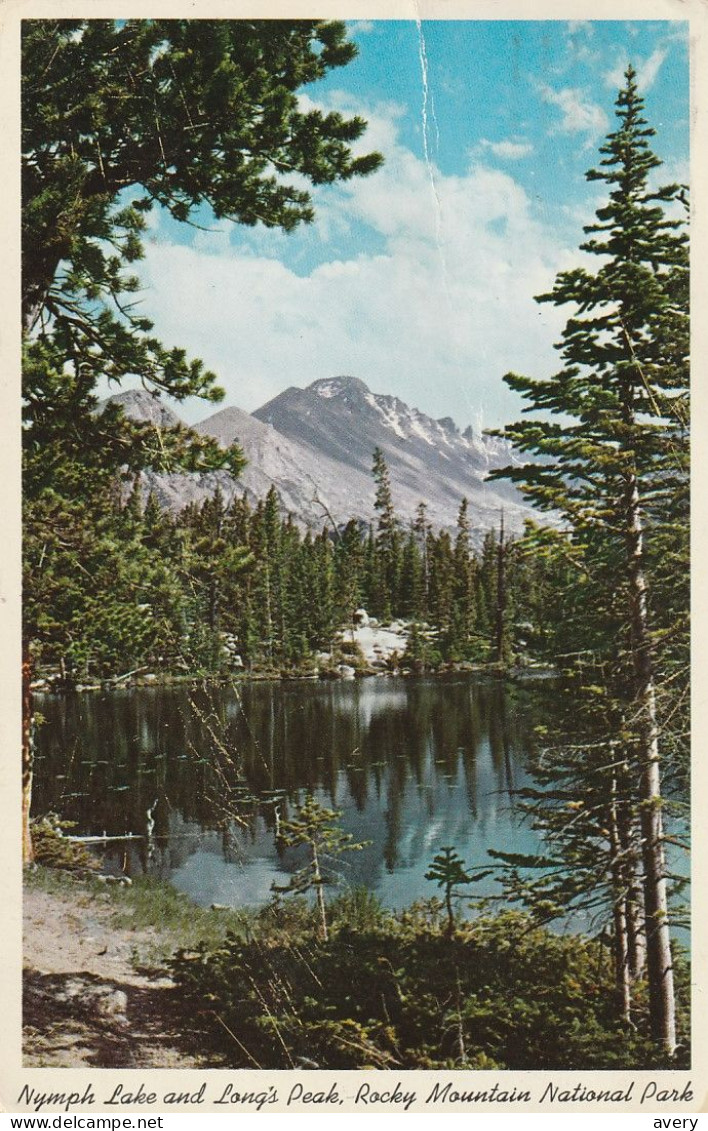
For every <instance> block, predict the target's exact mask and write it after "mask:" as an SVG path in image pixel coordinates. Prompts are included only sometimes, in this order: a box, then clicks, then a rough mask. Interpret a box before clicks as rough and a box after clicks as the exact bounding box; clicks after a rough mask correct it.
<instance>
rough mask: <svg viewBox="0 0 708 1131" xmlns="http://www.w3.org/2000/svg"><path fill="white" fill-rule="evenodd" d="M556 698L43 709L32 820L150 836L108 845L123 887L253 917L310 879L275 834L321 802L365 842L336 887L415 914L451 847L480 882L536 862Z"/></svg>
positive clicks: (404, 686)
mask: <svg viewBox="0 0 708 1131" xmlns="http://www.w3.org/2000/svg"><path fill="white" fill-rule="evenodd" d="M552 695H553V691H552V686H550V685H549V684H548V683H543V682H538V683H535V684H529V685H527V686H525V687H522V686H510V685H508V684H505V683H502V682H501V681H483V680H480V679H479V678H478V677H475V676H471V675H468V674H454V675H450V676H443V677H440V676H438V677H435V678H425V677H420V678H372V679H366V680H352V681H345V682H332V683H324V682H306V681H292V682H273V683H258V682H257V683H244V684H241V685H238V686H236V687H229V688H208V689H207V688H190V689H188V688H185V687H180V688H154V689H153V688H150V689H144V690H132V691H123V692H120V691H118V692H111V693H107V694H99V693H86V694H76V695H70V696H50V695H39V696H37V700H36V710H37V712H38V713H39V714H40V715H41V716H42V717H43V721H42V723H41V725H40V727H39V729H38V735H37V774H36V785H35V795H34V811H35V812H36V813H43V812H48V811H55V812H58V813H60V814H61V815H62V816H63V817H65V818H67V819H71V820H74V821H76V822H77V829H76V830H75V831H76V832H79V833H83V834H103V833H104V832H105V833H108V834H109V835H113V836H119V835H123V834H124V833H133V834H136V835H137V836H139V837H140V838H141V839H140V840H133V841H126V842H114V843H113V844H110V845H108V846H106V849H105V851H106V856H107V861H106V862H107V865H108V866H109V868H110V869H112V870H113V871H116V872H119V871H121V870H125V871H126V872H127V873H128V874H132V875H135V874H139V873H141V872H144V871H148V872H150V873H153V874H156V875H158V876H161V877H163V878H165V879H169V880H170V881H171V882H172V883H173V884H174V885H175V886H176V887H177V888H178V889H180V890H181V891H183V892H185V893H187V894H188V895H189V896H190V897H191V898H192V899H194V900H195V901H196V902H197V903H199V904H201V905H205V906H208V905H210V904H212V903H219V904H226V905H228V906H234V907H237V906H253V905H257V904H260V903H263V902H266V901H267V900H268V899H269V898H270V895H271V884H272V883H273V882H274V881H275V882H276V883H277V884H280V885H282V884H284V883H287V881H288V878H289V876H290V875H291V874H292V872H293V871H294V870H295V869H296V868H297V867H298V866H300V864H301V863H302V856H301V855H299V854H298V850H296V849H287V850H283V849H282V848H279V847H278V845H277V843H276V837H275V829H276V823H277V821H278V820H279V819H281V820H282V819H287V817H288V816H289V815H291V814H292V813H293V811H294V809H295V808H296V806H297V803H298V801H300V800H302V799H303V798H304V797H305V796H306V794H307V793H312V794H313V795H314V796H315V797H316V798H317V799H318V800H319V801H320V802H322V804H324V805H327V806H328V807H330V808H333V809H338V810H341V811H342V816H341V818H340V822H339V823H340V825H341V827H342V828H343V830H344V831H346V832H348V833H352V834H353V836H354V838H355V840H356V841H359V842H361V841H365V842H367V844H366V846H365V847H364V849H363V850H362V851H360V852H350V853H345V854H344V855H342V856H341V857H339V859H338V861H337V862H336V865H335V869H336V871H337V872H338V882H339V884H340V886H343V887H357V886H362V885H363V886H365V887H367V888H369V889H371V890H373V891H374V892H376V893H377V895H378V896H379V897H380V899H381V900H382V901H383V903H384V904H386V905H388V906H391V907H403V906H406V905H408V904H410V903H412V902H413V901H414V900H417V899H421V898H427V897H429V896H432V895H436V894H439V891H438V889H437V887H436V886H435V884H434V883H431V882H430V881H427V880H426V879H425V872H426V871H427V869H428V868H429V866H430V863H431V861H432V859H433V856H434V855H435V854H436V852H438V851H439V850H440V848H441V847H442V846H444V845H452V846H454V847H455V848H456V850H457V852H458V853H459V854H460V855H461V856H462V857H463V858H464V859H465V861H466V862H467V864H468V865H470V866H475V865H484V864H485V863H487V861H488V857H487V854H486V853H487V849H488V848H493V849H494V848H496V849H505V850H510V851H514V852H533V851H535V849H536V848H537V847H539V841H538V838H537V837H536V834H535V833H534V832H533V830H531V829H530V828H529V827H528V824H527V823H525V822H524V821H522V820H521V819H520V817H519V815H518V813H516V812H515V810H514V791H515V790H516V789H518V788H519V787H520V786H523V785H524V784H527V783H528V781H529V778H528V776H527V773H526V770H525V765H526V761H527V757H528V752H529V744H530V741H531V734H532V730H533V727H534V725H536V724H537V723H538V722H542V721H543V719H544V717H546V715H547V712H548V711H549V710H552ZM495 890H498V888H496V885H495V881H494V880H493V879H491V878H490V879H487V880H486V881H484V882H483V883H482V884H481V885H480V886H479V887H478V888H477V891H476V894H483V893H485V894H486V893H490V892H493V891H495Z"/></svg>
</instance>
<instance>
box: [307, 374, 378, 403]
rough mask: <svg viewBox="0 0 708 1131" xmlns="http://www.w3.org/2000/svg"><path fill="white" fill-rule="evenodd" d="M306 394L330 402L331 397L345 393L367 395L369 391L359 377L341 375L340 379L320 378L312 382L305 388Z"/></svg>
mask: <svg viewBox="0 0 708 1131" xmlns="http://www.w3.org/2000/svg"><path fill="white" fill-rule="evenodd" d="M307 392H308V393H315V394H316V395H317V396H318V397H323V398H324V399H325V400H331V399H332V398H333V397H341V396H342V395H344V394H347V393H349V394H351V393H357V394H365V393H369V392H370V389H369V387H368V385H365V384H364V382H363V381H362V380H361V379H360V378H359V377H350V376H348V375H342V376H340V377H321V378H320V379H319V380H318V381H313V382H312V384H311V385H308V386H307Z"/></svg>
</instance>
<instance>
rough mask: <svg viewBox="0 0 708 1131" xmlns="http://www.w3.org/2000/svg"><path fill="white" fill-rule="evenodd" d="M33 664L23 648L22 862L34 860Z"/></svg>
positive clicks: (27, 650)
mask: <svg viewBox="0 0 708 1131" xmlns="http://www.w3.org/2000/svg"><path fill="white" fill-rule="evenodd" d="M31 680H32V665H31V661H30V654H29V648H28V647H27V645H26V644H24V645H23V648H22V863H23V864H32V863H33V862H34V848H33V846H32V832H31V829H30V810H31V808H32V776H33V773H34V741H33V735H32V691H31V689H30V683H31Z"/></svg>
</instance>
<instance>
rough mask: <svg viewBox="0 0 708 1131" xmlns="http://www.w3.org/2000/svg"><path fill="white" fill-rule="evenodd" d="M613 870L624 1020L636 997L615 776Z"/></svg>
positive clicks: (616, 948) (619, 988)
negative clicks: (629, 940) (634, 996)
mask: <svg viewBox="0 0 708 1131" xmlns="http://www.w3.org/2000/svg"><path fill="white" fill-rule="evenodd" d="M609 825H610V869H611V874H612V912H613V918H614V925H615V935H614V952H615V985H616V986H617V996H618V998H619V1002H620V1010H621V1014H622V1019H623V1021H626V1022H627V1023H629V1021H630V1019H631V1009H632V996H631V985H630V978H629V946H628V940H627V903H626V889H625V885H624V870H623V867H622V846H621V841H620V835H619V823H618V820H617V779H616V777H615V775H614V774H613V775H612V801H611V802H610V814H609Z"/></svg>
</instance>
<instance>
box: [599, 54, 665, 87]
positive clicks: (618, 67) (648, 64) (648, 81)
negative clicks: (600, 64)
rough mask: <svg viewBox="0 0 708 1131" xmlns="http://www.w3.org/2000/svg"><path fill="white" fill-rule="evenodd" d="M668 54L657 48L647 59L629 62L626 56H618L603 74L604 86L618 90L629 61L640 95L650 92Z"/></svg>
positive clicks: (621, 85) (622, 84)
mask: <svg viewBox="0 0 708 1131" xmlns="http://www.w3.org/2000/svg"><path fill="white" fill-rule="evenodd" d="M667 54H668V50H667V48H666V47H657V48H655V49H654V51H652V53H651V55H650V56H649V58H648V59H644V60H641V59H638V60H633V61H632V60H630V59H629V58H628V56H627V55H626V54H622V55H620V56H618V58H617V60H616V62H615V63H614V65H613V66H612V67H611V68H610V70H609V71H606V72H605V74H604V80H605V85H606V86H609V87H612V88H613V89H615V90H619V88H620V87H623V86H624V84H625V72H626V70H627V67H628V66H629V63H630V61H631V62H632V65H633V67H634V69H635V71H636V72H637V86H638V88H639V93H640V94H645V93H646V92H647V91H648V90H651V88H652V86H653V85H654V83H655V81H656V77H657V75H658V74H659V71H660V69H661V66H662V64H663V62H664V59H665V58H666V56H667Z"/></svg>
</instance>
